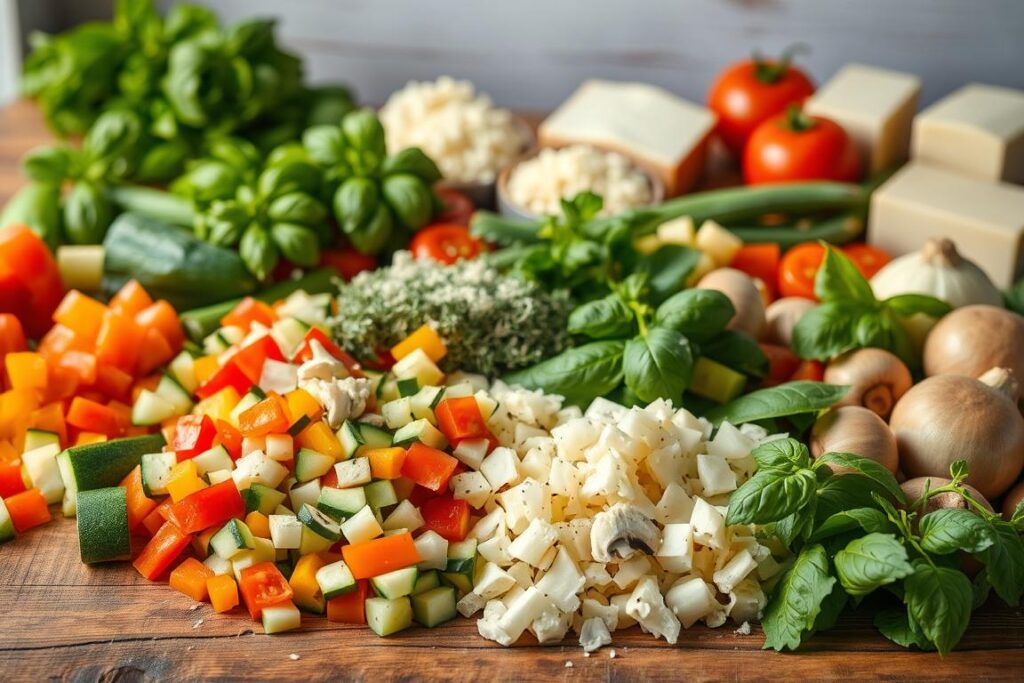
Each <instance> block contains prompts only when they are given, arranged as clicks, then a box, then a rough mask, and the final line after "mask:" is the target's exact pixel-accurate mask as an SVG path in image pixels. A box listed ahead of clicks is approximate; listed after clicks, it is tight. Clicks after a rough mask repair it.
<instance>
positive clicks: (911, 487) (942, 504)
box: [900, 477, 994, 519]
mask: <svg viewBox="0 0 1024 683" xmlns="http://www.w3.org/2000/svg"><path fill="white" fill-rule="evenodd" d="M949 482H950V480H949V479H946V478H944V477H915V478H914V479H907V480H906V481H905V482H903V483H902V484H900V488H901V489H903V494H904V495H905V496H906V497H907V505H908V506H909V505H912V504H913V503H914V502H915V501H916V500H917V499H918V498H920V497H921V496H923V495H924V490H925V486H926V485H927V487H928V489H929V490H932V491H934V490H935V489H937V488H940V487H942V486H945V485H946V484H948V483H949ZM963 487H964V488H965V489H967V490H968V492H970V494H971V495H972V496H973V497H974V499H975V500H977V501H978V502H979V503H981V504H982V505H984V506H985V507H986V508H988V510H989V512H994V510H993V509H992V505H991V504H990V503H989V502H988V500H987V499H986V498H985V496H983V495H981V492H979V491H978V489H976V488H974V487H973V486H971V485H969V484H964V485H963ZM951 508H956V509H961V510H970V509H971V507H970V505H968V503H967V501H966V500H964V497H963V496H961V495H960V494H959V493H954V492H952V491H947V492H946V493H940V494H938V495H937V496H932V497H931V498H929V499H928V502H927V503H926V504H925V506H924V509H923V510H921V513H920V514H919V515H918V519H920V518H921V517H923V516H925V515H927V514H928V513H929V512H935V511H936V510H945V509H951Z"/></svg>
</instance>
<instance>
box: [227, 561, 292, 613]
mask: <svg viewBox="0 0 1024 683" xmlns="http://www.w3.org/2000/svg"><path fill="white" fill-rule="evenodd" d="M240 578H241V581H240V582H239V588H241V589H242V590H241V593H242V599H243V600H245V606H246V607H247V608H249V614H250V615H252V618H253V619H259V618H260V616H261V615H262V614H263V608H264V607H271V606H273V605H278V604H280V603H282V602H284V601H285V600H291V599H292V595H293V592H292V587H291V586H289V585H288V581H287V580H285V578H284V575H283V574H281V570H280V569H278V568H277V566H276V565H275V564H274V563H273V562H260V563H259V564H254V565H253V566H251V567H246V568H245V569H243V570H242V573H241V575H240Z"/></svg>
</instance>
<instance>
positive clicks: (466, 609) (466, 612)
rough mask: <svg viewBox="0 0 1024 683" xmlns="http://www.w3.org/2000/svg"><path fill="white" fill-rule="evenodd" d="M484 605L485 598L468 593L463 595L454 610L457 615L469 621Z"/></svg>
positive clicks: (485, 602)
mask: <svg viewBox="0 0 1024 683" xmlns="http://www.w3.org/2000/svg"><path fill="white" fill-rule="evenodd" d="M486 604H487V598H485V597H482V596H481V595H479V594H477V593H474V592H473V591H470V592H468V593H466V594H465V595H463V596H462V599H461V600H459V601H458V602H457V603H456V604H455V609H456V610H458V612H459V614H461V615H462V616H464V617H466V618H467V619H469V618H470V617H471V616H473V615H474V614H476V613H477V612H479V611H480V610H482V609H483V608H484V605H486Z"/></svg>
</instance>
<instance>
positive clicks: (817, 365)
mask: <svg viewBox="0 0 1024 683" xmlns="http://www.w3.org/2000/svg"><path fill="white" fill-rule="evenodd" d="M823 379H825V364H824V363H822V362H821V361H817V360H805V361H803V362H802V363H800V366H799V367H798V368H797V369H796V372H794V373H793V374H792V375H790V377H789V381H791V382H796V381H799V380H810V381H812V382H820V381H822V380H823Z"/></svg>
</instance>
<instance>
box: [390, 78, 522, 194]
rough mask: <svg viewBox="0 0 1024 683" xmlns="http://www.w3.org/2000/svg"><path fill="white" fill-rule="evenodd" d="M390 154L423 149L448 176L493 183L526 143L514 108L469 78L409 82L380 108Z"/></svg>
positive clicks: (473, 181)
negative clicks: (504, 105) (497, 102)
mask: <svg viewBox="0 0 1024 683" xmlns="http://www.w3.org/2000/svg"><path fill="white" fill-rule="evenodd" d="M380 120H381V123H382V124H383V125H384V129H385V131H386V132H387V142H388V148H389V150H388V151H390V152H396V151H398V150H401V149H404V148H406V147H419V148H420V149H422V150H423V151H424V152H426V153H427V155H428V156H429V157H430V158H431V159H433V160H434V162H435V163H436V164H437V165H438V168H440V169H441V173H442V174H443V175H444V177H445V179H447V180H454V181H459V182H465V183H491V182H494V180H495V179H496V178H497V176H498V172H499V171H500V170H501V169H502V168H504V167H505V166H507V165H508V164H510V163H511V162H512V161H514V160H515V159H516V158H517V157H518V156H519V155H520V154H521V153H522V152H523V149H524V147H525V146H526V144H527V143H528V141H527V140H526V139H525V135H524V131H523V128H522V126H521V125H520V124H519V123H517V121H516V119H515V117H514V116H513V115H512V112H510V111H508V110H507V109H501V108H499V107H496V106H495V105H494V103H493V102H491V100H490V98H489V97H487V96H486V95H483V94H477V93H476V91H475V90H474V88H473V84H472V83H470V82H469V81H464V80H455V79H453V78H451V77H449V76H442V77H441V78H439V79H437V80H436V81H433V82H430V81H423V82H419V81H410V82H409V83H408V84H407V85H406V86H405V87H404V88H402V89H401V90H399V91H397V92H395V93H393V94H392V95H391V97H389V98H388V101H387V103H386V104H385V105H384V107H383V108H381V110H380Z"/></svg>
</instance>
